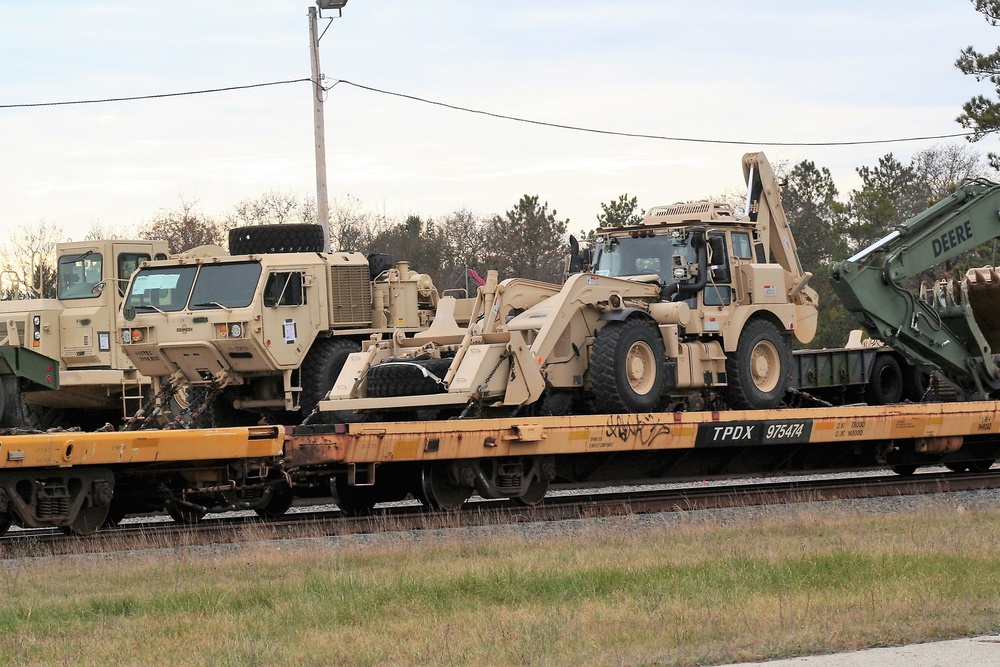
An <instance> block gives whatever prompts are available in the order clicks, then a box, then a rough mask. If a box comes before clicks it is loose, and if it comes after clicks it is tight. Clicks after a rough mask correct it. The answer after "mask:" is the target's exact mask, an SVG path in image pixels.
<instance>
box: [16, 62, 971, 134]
mask: <svg viewBox="0 0 1000 667" xmlns="http://www.w3.org/2000/svg"><path fill="white" fill-rule="evenodd" d="M305 82H309V83H313V84H315V83H316V82H315V81H313V80H312V79H310V78H303V79H287V80H284V81H268V82H265V83H253V84H246V85H242V86H226V87H222V88H207V89H203V90H189V91H183V92H176V93H158V94H152V95H134V96H130V97H108V98H102V99H93V100H69V101H64V102H34V103H22V104H0V109H25V108H39V107H55V106H71V105H77V104H103V103H107V102H134V101H139V100H154V99H162V98H168V97H183V96H187V95H205V94H210V93H223V92H230V91H235V90H248V89H251V88H264V87H267V86H280V85H285V84H291V83H305ZM340 84H344V85H346V86H351V87H354V88H358V89H360V90H365V91H368V92H372V93H376V94H379V95H388V96H391V97H398V98H401V99H406V100H410V101H413V102H419V103H421V104H429V105H432V106H437V107H442V108H445V109H451V110H453V111H460V112H463V113H470V114H476V115H480V116H487V117H490V118H496V119H499V120H508V121H513V122H517V123H526V124H529V125H538V126H541V127H551V128H554V129H559V130H569V131H573V132H586V133H589V134H600V135H605V136H614V137H627V138H633V139H653V140H656V141H677V142H686V143H697V144H717V145H727V146H788V147H795V146H802V147H817V146H864V145H872V144H898V143H906V142H912V141H929V140H936V139H954V138H957V137H970V136H973V135H974V134H975V133H974V132H956V133H952V134H935V135H924V136H917V137H897V138H891V139H859V140H852V141H748V140H745V139H707V138H704V137H681V136H667V135H660V134H645V133H639V132H622V131H618V130H604V129H600V128H593V127H583V126H580V125H569V124H567V123H554V122H549V121H543V120H535V119H531V118H523V117H519V116H511V115H508V114H501V113H496V112H493V111H484V110H482V109H473V108H471V107H463V106H459V105H457V104H448V103H446V102H438V101H436V100H431V99H427V98H425V97H419V96H417V95H408V94H406V93H399V92H395V91H391V90H384V89H382V88H375V87H374V86H366V85H364V84H360V83H355V82H354V81H348V80H347V79H337V80H336V81H334V82H333V83H332V84H331V85H330V86H323V85H322V84H320V85H319V87H320V88H321V89H323V90H324V91H325V92H326V91H329V90H331V89H333V88H334V87H336V86H337V85H340Z"/></svg>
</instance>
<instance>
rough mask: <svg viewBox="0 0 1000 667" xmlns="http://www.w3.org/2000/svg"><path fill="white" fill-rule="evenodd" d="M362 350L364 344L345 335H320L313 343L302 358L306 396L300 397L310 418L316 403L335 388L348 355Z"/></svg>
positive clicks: (304, 394) (300, 402)
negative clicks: (329, 336)
mask: <svg viewBox="0 0 1000 667" xmlns="http://www.w3.org/2000/svg"><path fill="white" fill-rule="evenodd" d="M360 351H361V346H360V345H358V344H357V343H356V342H354V341H352V340H347V339H344V338H318V339H317V340H316V342H315V343H313V346H312V349H310V350H309V354H307V355H306V358H305V359H303V360H302V377H301V382H302V395H301V396H299V407H300V408H301V409H302V416H303V417H307V416H308V415H309V414H310V413H311V412H312V411H313V409H314V408H315V407H316V404H317V403H319V402H320V401H322V400H323V399H324V398H325V397H326V395H327V394H328V393H330V390H331V389H333V383H334V382H336V381H337V376H338V375H340V371H341V370H342V369H343V368H344V362H346V361H347V357H348V356H349V355H350V354H352V353H354V352H360ZM321 421H322V420H321ZM314 422H315V420H314Z"/></svg>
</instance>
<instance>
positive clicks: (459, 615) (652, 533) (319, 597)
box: [0, 510, 1000, 665]
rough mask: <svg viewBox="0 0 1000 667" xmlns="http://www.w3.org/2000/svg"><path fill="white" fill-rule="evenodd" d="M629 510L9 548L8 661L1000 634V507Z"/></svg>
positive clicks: (786, 649)
mask: <svg viewBox="0 0 1000 667" xmlns="http://www.w3.org/2000/svg"><path fill="white" fill-rule="evenodd" d="M615 525H616V526H617V529H615V530H609V529H607V528H595V527H589V528H583V529H581V530H580V531H578V532H577V533H576V534H575V535H572V536H568V535H567V536H552V535H550V536H548V537H544V538H542V537H526V536H525V535H524V534H523V533H520V532H518V531H515V530H503V529H492V530H488V531H483V532H482V533H480V535H486V536H485V537H484V536H480V537H475V538H470V537H469V533H468V532H457V531H456V532H449V531H443V532H441V533H435V534H434V535H435V536H436V537H431V536H428V535H427V534H419V535H410V534H408V535H405V536H398V539H396V540H395V542H393V538H392V536H382V537H381V538H379V539H378V540H376V541H375V544H366V543H354V542H337V541H330V540H319V539H316V540H306V541H303V542H298V543H295V544H289V543H268V544H255V545H252V546H247V547H245V548H239V549H217V548H216V549H204V548H201V549H185V550H177V551H164V550H154V551H146V552H135V551H133V552H128V553H115V554H113V555H105V556H104V557H101V558H97V557H94V556H86V557H83V556H80V557H61V558H43V559H34V560H17V561H13V560H8V561H5V562H4V564H3V568H4V571H3V575H2V578H0V662H3V663H9V664H74V665H106V664H149V665H156V664H205V665H247V664H249V665H254V664H256V665H277V664H309V665H314V664H315V665H320V664H330V665H334V664H336V665H385V664H389V665H409V664H425V665H438V664H448V665H456V664H463V665H465V664H467V665H522V664H535V665H694V664H719V663H724V662H731V661H737V660H751V659H763V658H767V657H775V656H788V655H795V654H803V653H812V652H823V651H830V650H841V649H848V648H857V647H864V646H873V645H882V644H889V643H899V642H910V641H919V640H926V639H934V638H944V637H954V636H962V635H974V634H980V633H987V632H995V631H997V630H1000V584H998V583H997V575H996V573H997V572H998V571H1000V549H998V546H1000V512H983V511H968V512H962V511H945V510H928V511H924V512H921V513H918V514H911V515H891V516H881V517H875V516H864V517H857V516H854V517H851V516H834V517H830V516H823V515H821V514H817V513H814V512H806V511H803V512H800V513H798V514H795V515H794V516H792V517H791V518H784V519H757V520H752V519H748V520H743V521H739V522H737V523H736V524H735V525H732V526H728V527H721V528H720V527H717V526H714V525H709V524H696V523H693V522H684V521H682V522H680V523H679V524H677V525H673V526H661V527H658V528H648V527H646V524H645V523H643V522H642V521H641V520H640V519H625V520H621V521H618V522H617V523H616V524H615ZM442 535H443V536H442Z"/></svg>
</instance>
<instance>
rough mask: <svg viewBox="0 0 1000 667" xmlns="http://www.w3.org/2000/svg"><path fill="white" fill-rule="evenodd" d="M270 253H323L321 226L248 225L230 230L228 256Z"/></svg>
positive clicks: (324, 248) (324, 249)
mask: <svg viewBox="0 0 1000 667" xmlns="http://www.w3.org/2000/svg"><path fill="white" fill-rule="evenodd" d="M269 252H326V247H325V245H324V243H323V226H322V225H316V224H286V225H251V226H249V227H237V228H236V229H232V230H230V231H229V253H230V254H231V255H257V254H261V253H269Z"/></svg>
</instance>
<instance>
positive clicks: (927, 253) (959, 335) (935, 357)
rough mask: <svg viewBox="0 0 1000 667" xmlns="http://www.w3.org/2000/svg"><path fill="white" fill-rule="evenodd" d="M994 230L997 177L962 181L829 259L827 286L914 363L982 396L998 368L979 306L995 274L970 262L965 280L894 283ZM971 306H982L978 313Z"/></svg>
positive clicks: (992, 392)
mask: <svg viewBox="0 0 1000 667" xmlns="http://www.w3.org/2000/svg"><path fill="white" fill-rule="evenodd" d="M998 237H1000V185H998V184H995V183H990V182H988V181H982V180H976V181H967V182H965V183H963V184H962V185H961V186H960V187H959V188H958V189H956V190H955V192H954V193H953V194H951V195H949V196H947V197H945V198H944V199H942V200H941V201H939V202H938V203H936V204H934V205H933V206H931V207H930V208H928V209H927V210H926V211H924V212H922V213H920V214H918V215H916V216H914V217H913V218H911V219H909V220H907V221H906V222H904V223H902V224H901V225H899V226H898V227H897V228H896V229H895V230H894V231H893V232H891V233H890V234H888V235H887V236H885V237H884V238H882V239H880V240H879V241H877V242H875V243H874V244H872V245H871V246H869V247H868V248H865V249H864V250H861V251H860V252H858V253H857V254H855V255H854V256H852V257H851V258H849V259H848V260H846V261H843V262H838V263H836V264H834V265H833V267H832V271H831V282H832V284H833V289H834V291H835V292H836V293H837V294H838V296H840V299H841V301H842V302H843V304H844V306H845V307H846V308H847V309H848V310H849V311H851V312H852V313H854V315H855V316H856V317H857V318H858V319H859V320H860V321H861V322H862V323H863V324H864V325H865V326H866V328H867V329H868V331H869V332H870V333H871V335H872V336H874V337H876V338H879V339H881V340H883V341H884V342H886V343H887V344H889V345H891V346H892V347H893V348H895V349H896V350H897V351H899V352H900V353H902V354H904V355H905V356H907V357H908V358H909V359H911V360H912V361H913V362H914V363H915V364H917V365H918V366H920V367H921V368H923V369H925V370H927V371H929V372H938V373H939V374H940V375H941V376H943V377H944V378H945V379H946V380H948V381H949V382H950V383H951V384H952V385H954V387H955V389H956V390H957V391H958V393H959V394H960V395H961V396H962V397H963V398H967V399H987V398H990V397H992V396H996V395H998V394H1000V369H998V366H997V361H998V359H996V358H994V354H993V350H992V345H991V344H990V341H991V340H992V339H993V338H994V337H995V335H996V332H994V331H992V330H991V329H992V327H989V326H988V325H987V327H985V328H984V326H983V324H984V320H983V317H984V316H988V313H987V312H986V306H987V305H995V304H997V303H998V302H1000V291H997V287H998V282H997V281H996V280H992V279H990V275H995V274H992V273H991V272H985V273H984V270H975V269H974V270H973V271H970V272H969V273H970V277H971V280H970V278H966V279H964V280H962V281H956V280H945V281H941V282H939V283H937V285H936V286H935V287H934V288H933V289H932V290H929V291H925V290H923V289H922V290H921V293H919V294H914V293H913V292H912V291H910V290H908V289H906V288H904V287H903V286H901V283H902V282H903V281H904V280H906V279H908V278H913V277H915V276H917V275H918V274H919V273H920V272H922V271H925V270H927V269H930V268H933V267H935V266H939V265H941V264H943V263H945V262H947V261H948V260H951V259H953V258H955V257H957V256H958V255H961V254H962V253H964V252H967V251H969V250H972V249H974V248H975V247H976V246H978V245H979V244H981V243H984V242H986V241H989V240H991V239H994V238H998ZM977 272H978V273H977ZM987 274H990V275H987ZM976 276H978V279H977V278H976ZM970 294H971V295H972V296H971V298H970ZM994 294H995V295H996V296H997V299H996V300H992V304H991V298H990V297H991V296H992V295H994ZM976 306H978V308H977V307H976ZM976 310H981V311H983V312H981V313H980V315H979V316H978V317H977V314H976V312H975V311H976Z"/></svg>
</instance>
